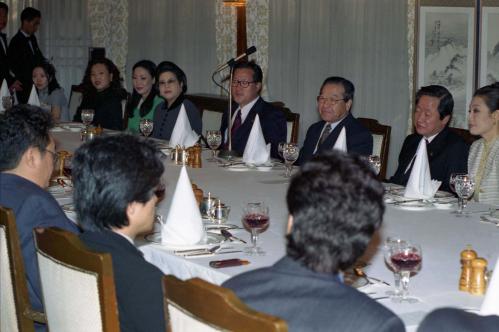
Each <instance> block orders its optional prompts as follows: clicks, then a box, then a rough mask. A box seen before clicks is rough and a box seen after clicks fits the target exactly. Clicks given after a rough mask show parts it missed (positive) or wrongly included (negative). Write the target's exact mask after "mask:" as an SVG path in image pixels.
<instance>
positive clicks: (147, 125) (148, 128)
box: [139, 119, 154, 137]
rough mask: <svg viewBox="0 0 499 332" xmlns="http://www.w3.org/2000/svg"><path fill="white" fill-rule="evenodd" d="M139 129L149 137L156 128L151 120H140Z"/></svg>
mask: <svg viewBox="0 0 499 332" xmlns="http://www.w3.org/2000/svg"><path fill="white" fill-rule="evenodd" d="M139 128H140V132H141V133H142V135H144V136H145V137H148V136H149V135H151V133H152V130H153V128H154V122H153V121H152V120H151V119H140V123H139Z"/></svg>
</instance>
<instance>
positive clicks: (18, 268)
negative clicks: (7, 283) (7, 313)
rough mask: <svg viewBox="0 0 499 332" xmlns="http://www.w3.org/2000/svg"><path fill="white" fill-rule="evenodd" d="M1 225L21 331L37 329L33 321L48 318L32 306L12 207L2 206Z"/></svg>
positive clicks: (41, 320)
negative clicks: (4, 236) (5, 242)
mask: <svg viewBox="0 0 499 332" xmlns="http://www.w3.org/2000/svg"><path fill="white" fill-rule="evenodd" d="M0 226H1V227H4V229H5V235H6V238H7V250H8V252H9V263H10V271H11V275H10V276H11V279H12V284H13V285H12V286H13V288H14V303H15V306H16V316H17V324H18V329H19V331H21V332H31V331H34V330H35V328H34V325H33V322H38V323H46V320H45V314H44V313H42V312H39V311H35V310H33V309H32V308H31V303H30V300H29V293H28V286H27V284H26V272H25V269H24V261H23V256H22V252H21V245H20V244H19V234H18V232H17V226H16V220H15V216H14V212H13V211H12V209H9V208H6V207H2V206H0Z"/></svg>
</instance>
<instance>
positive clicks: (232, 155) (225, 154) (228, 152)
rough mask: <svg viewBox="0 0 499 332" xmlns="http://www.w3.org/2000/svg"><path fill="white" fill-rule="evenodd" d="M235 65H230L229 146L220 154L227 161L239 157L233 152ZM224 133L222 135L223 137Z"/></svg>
mask: <svg viewBox="0 0 499 332" xmlns="http://www.w3.org/2000/svg"><path fill="white" fill-rule="evenodd" d="M234 64H235V62H234V63H231V64H229V68H230V80H229V84H230V87H229V116H228V118H227V122H228V123H227V139H228V145H227V150H221V151H220V152H219V154H218V156H219V157H220V158H224V159H227V160H231V159H234V158H235V157H239V155H238V153H237V152H235V151H232V76H233V74H234V68H233V66H234ZM223 134H224V133H222V135H223Z"/></svg>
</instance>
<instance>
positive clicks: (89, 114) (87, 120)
mask: <svg viewBox="0 0 499 332" xmlns="http://www.w3.org/2000/svg"><path fill="white" fill-rule="evenodd" d="M94 114H95V112H94V110H92V109H83V110H81V122H83V124H84V125H85V128H86V129H87V130H88V126H90V124H91V123H92V121H93V120H94Z"/></svg>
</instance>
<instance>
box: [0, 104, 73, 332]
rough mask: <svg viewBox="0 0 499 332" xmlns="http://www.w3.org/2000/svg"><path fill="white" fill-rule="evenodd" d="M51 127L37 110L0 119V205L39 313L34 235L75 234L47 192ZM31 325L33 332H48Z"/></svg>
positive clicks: (17, 109)
mask: <svg viewBox="0 0 499 332" xmlns="http://www.w3.org/2000/svg"><path fill="white" fill-rule="evenodd" d="M51 127H52V117H51V115H50V113H48V112H45V111H43V110H42V109H41V108H39V107H34V106H29V105H18V106H14V107H12V108H11V109H10V110H8V111H6V112H5V113H3V114H0V205H1V206H3V207H8V208H11V209H12V210H13V211H14V215H15V217H16V226H17V231H18V233H19V241H20V244H21V251H22V255H23V260H24V267H25V270H26V278H27V281H28V293H29V299H30V302H31V305H32V307H33V309H35V310H37V311H43V305H42V301H41V295H42V294H41V288H40V279H39V276H38V263H37V260H36V254H35V244H34V239H33V229H34V228H37V227H43V228H45V227H59V228H62V229H65V230H68V231H71V232H74V233H78V229H77V227H76V226H75V225H74V224H73V223H72V222H71V221H70V220H69V219H68V218H66V215H65V214H64V212H63V211H62V209H61V207H60V206H59V204H58V203H57V201H56V200H55V199H54V197H53V196H52V195H50V194H49V193H48V192H47V191H46V190H45V189H46V188H47V187H48V185H49V180H50V177H51V175H52V171H53V169H54V163H55V161H56V156H57V155H56V152H55V143H54V140H53V138H52V137H51V136H50V133H49V130H50V128H51ZM35 325H36V326H35V327H36V331H45V330H46V329H45V326H44V325H41V324H37V323H36V324H35Z"/></svg>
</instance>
